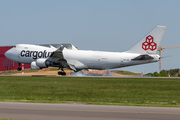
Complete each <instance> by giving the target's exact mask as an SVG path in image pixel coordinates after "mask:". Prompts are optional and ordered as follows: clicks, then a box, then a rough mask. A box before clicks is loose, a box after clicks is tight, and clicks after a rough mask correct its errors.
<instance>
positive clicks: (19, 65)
mask: <svg viewBox="0 0 180 120" xmlns="http://www.w3.org/2000/svg"><path fill="white" fill-rule="evenodd" d="M17 70H18V71H21V70H22V68H21V63H18V68H17Z"/></svg>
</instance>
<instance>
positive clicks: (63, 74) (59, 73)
mask: <svg viewBox="0 0 180 120" xmlns="http://www.w3.org/2000/svg"><path fill="white" fill-rule="evenodd" d="M58 75H62V76H66V72H64V70H63V69H62V68H61V71H60V72H58Z"/></svg>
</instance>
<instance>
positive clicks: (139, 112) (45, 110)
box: [0, 107, 180, 115]
mask: <svg viewBox="0 0 180 120" xmlns="http://www.w3.org/2000/svg"><path fill="white" fill-rule="evenodd" d="M0 108H4V109H19V110H45V111H48V110H50V111H51V110H52V111H67V112H98V113H100V112H104V113H135V114H166V115H167V114H168V115H180V113H166V112H133V111H101V110H68V109H40V108H18V107H0Z"/></svg>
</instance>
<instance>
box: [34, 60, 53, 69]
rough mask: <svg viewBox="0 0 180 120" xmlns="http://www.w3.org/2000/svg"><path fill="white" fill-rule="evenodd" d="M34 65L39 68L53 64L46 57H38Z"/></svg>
mask: <svg viewBox="0 0 180 120" xmlns="http://www.w3.org/2000/svg"><path fill="white" fill-rule="evenodd" d="M36 65H37V66H38V67H40V68H47V67H48V66H51V65H53V63H52V62H51V61H48V60H47V59H44V58H40V59H37V60H36Z"/></svg>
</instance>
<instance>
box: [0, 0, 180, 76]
mask: <svg viewBox="0 0 180 120" xmlns="http://www.w3.org/2000/svg"><path fill="white" fill-rule="evenodd" d="M179 6H180V1H179V0H0V46H11V45H16V44H22V43H25V44H61V43H71V44H73V45H74V46H76V47H78V48H79V49H81V50H95V51H97V50H98V51H111V52H122V51H127V50H128V49H130V48H131V47H132V46H133V45H134V44H135V43H137V42H138V41H139V40H140V39H141V38H143V37H144V36H145V35H146V34H147V33H148V32H150V31H151V30H152V29H153V28H154V27H156V26H157V25H162V26H167V29H166V32H165V34H164V36H163V38H162V41H161V44H160V46H180V14H179V13H180V7H179ZM179 52H180V48H176V49H165V50H164V51H163V52H162V57H164V58H163V59H162V69H165V70H169V69H175V68H180V63H179V61H180V53H179ZM157 53H158V52H157ZM168 56H170V57H168ZM120 70H127V71H131V72H136V71H137V72H140V73H149V72H155V71H159V63H158V62H156V63H150V64H146V65H138V66H131V67H125V68H120Z"/></svg>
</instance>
